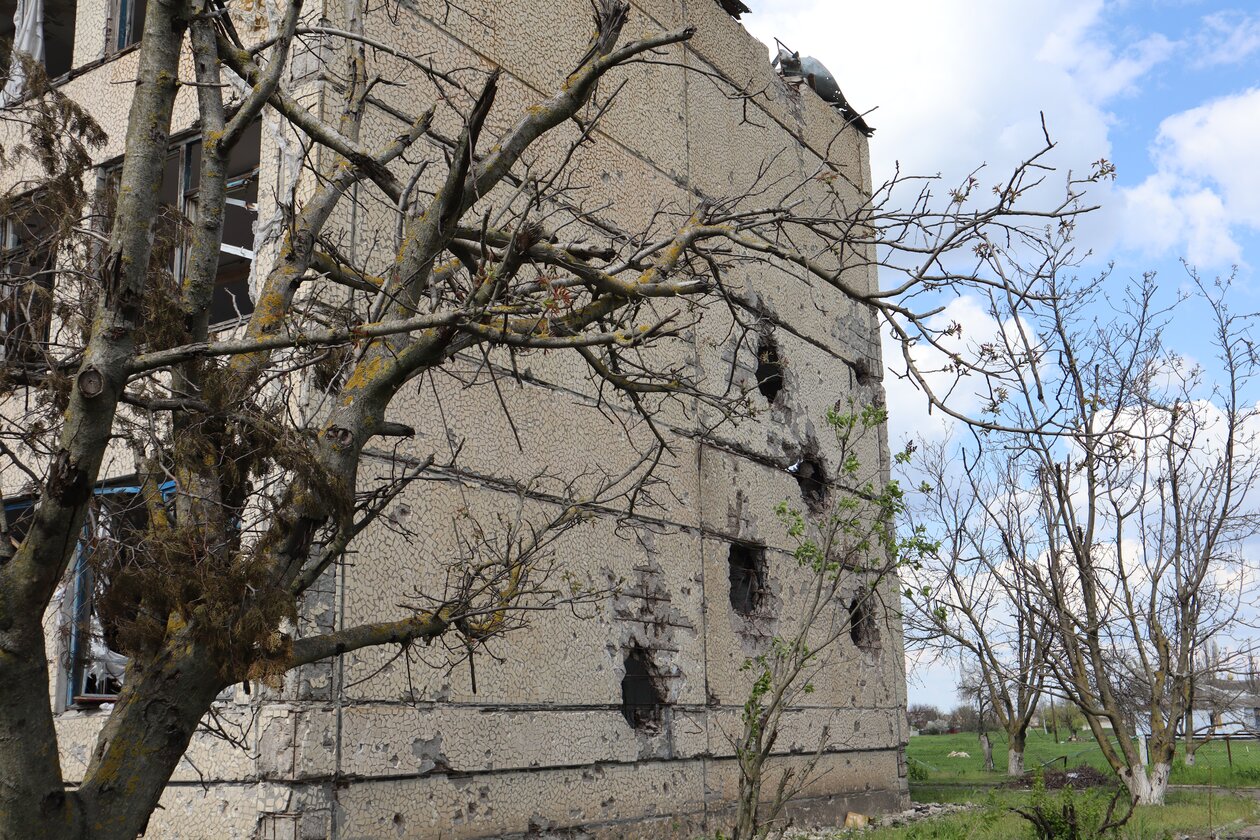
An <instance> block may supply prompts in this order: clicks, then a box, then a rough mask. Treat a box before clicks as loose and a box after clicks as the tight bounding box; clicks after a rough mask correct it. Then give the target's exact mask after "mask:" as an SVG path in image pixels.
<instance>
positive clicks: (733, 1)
mask: <svg viewBox="0 0 1260 840" xmlns="http://www.w3.org/2000/svg"><path fill="white" fill-rule="evenodd" d="M717 1H718V5H719V6H721V7H722V8H723V9H726V13H727V14H728V15H730V16H731V17H733V18H735V19H736V20H739V16H740V15H742V14H744V13H745V12H751V11H752V9H750V8H748V7H747V6H745V5H744V4H743V3H741V2H740V0H717Z"/></svg>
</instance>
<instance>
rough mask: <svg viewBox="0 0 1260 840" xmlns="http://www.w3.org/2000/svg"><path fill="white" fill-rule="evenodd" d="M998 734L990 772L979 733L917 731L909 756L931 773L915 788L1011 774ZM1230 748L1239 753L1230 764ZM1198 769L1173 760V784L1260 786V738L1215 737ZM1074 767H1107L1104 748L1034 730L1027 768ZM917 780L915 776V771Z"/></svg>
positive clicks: (1202, 750)
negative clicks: (959, 754) (952, 754)
mask: <svg viewBox="0 0 1260 840" xmlns="http://www.w3.org/2000/svg"><path fill="white" fill-rule="evenodd" d="M991 737H992V738H993V763H994V766H995V767H996V772H994V773H987V772H985V770H984V752H983V750H981V749H980V741H979V739H978V738H977V737H976V734H975V733H974V732H962V733H959V734H957V735H916V736H914V737H912V738H911V739H910V745H909V747H907V749H906V758H907V760H908V761H909V762H910V765H911V768H912V774H914V775H919V773H918V772H916V771H925V772H926V778H921V779H919V780H917V781H912V783H911V786H912V787H915V786H916V785H918V786H937V785H942V784H945V785H948V784H986V783H990V784H991V783H994V782H1000V781H1002V780H1003V778H1004V776H1005V773H1006V740H1005V739H1004V738H1002V737H1001V736H999V735H993V736H991ZM955 751H957V752H966V753H969V754H970V758H950V757H949V753H950V752H955ZM1229 752H1232V753H1233V766H1232V768H1231V766H1230V756H1229V754H1228V753H1229ZM1195 756H1196V761H1195V766H1194V767H1185V766H1183V765H1182V763H1181V758H1180V755H1178V757H1177V759H1175V760H1174V762H1173V771H1172V779H1171V782H1172V784H1174V785H1207V784H1209V783H1210V784H1212V785H1216V786H1220V787H1260V741H1239V740H1234V741H1233V742H1232V743H1231V744H1230V750H1229V751H1228V752H1227V750H1226V746H1225V742H1224V741H1211V742H1209V743H1207V744H1205V745H1204V746H1202V747H1200V748H1199V749H1198V751H1197V752H1196V753H1195ZM1064 757H1066V758H1067V764H1068V766H1069V767H1072V766H1076V765H1078V764H1090V765H1093V766H1094V767H1097V768H1099V769H1101V770H1106V769H1108V768H1107V762H1106V761H1104V760H1103V756H1102V751H1101V750H1099V749H1098V745H1097V744H1096V743H1094V740H1093V738H1087V739H1083V740H1081V741H1078V742H1066V741H1065V742H1064V743H1060V744H1056V743H1055V742H1054V738H1053V737H1052V736H1050V735H1043V734H1042V733H1041V732H1040V731H1036V732H1029V733H1028V745H1027V749H1026V750H1025V753H1024V766H1025V768H1027V769H1029V770H1031V769H1033V768H1034V767H1038V766H1040V765H1043V764H1047V763H1050V764H1052V765H1053V766H1057V767H1062V766H1063V758H1064ZM912 778H914V776H913V775H912Z"/></svg>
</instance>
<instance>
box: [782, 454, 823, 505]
mask: <svg viewBox="0 0 1260 840" xmlns="http://www.w3.org/2000/svg"><path fill="white" fill-rule="evenodd" d="M790 469H791V471H792V474H793V475H795V476H796V484H797V486H798V487H800V489H801V498H803V499H804V500H805V506H806V507H808V508H809V510H811V511H812V512H814V513H821V512H822V511H823V510H825V509H826V507H827V493H828V488H827V470H826V468H825V467H824V466H823V463H822V460H821V459H820V458H819V457H818V456H817V455H813V454H808V453H807V454H803V455H801V458H800V460H799V461H797V462H796V463H795V464H793V465H792V467H791V468H790Z"/></svg>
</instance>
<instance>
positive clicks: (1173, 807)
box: [831, 742, 1260, 840]
mask: <svg viewBox="0 0 1260 840" xmlns="http://www.w3.org/2000/svg"><path fill="white" fill-rule="evenodd" d="M1052 743H1053V742H1052ZM954 788H955V790H956V791H960V790H962V789H961V788H960V786H957V785H955V786H954ZM968 793H970V794H971V796H970V798H971V799H973V801H976V802H978V803H981V804H980V806H979V807H977V808H976V809H975V810H973V811H968V812H966V813H961V814H951V815H949V816H944V817H935V818H932V819H927V820H922V821H920V822H917V823H913V824H911V825H907V826H901V827H899V828H879V827H878V826H877V827H876V828H874V829H872V830H869V831H864V832H861V833H860V834H858V833H856V832H843V831H841V832H836V833H835V834H834V835H831V836H833V837H835V838H846V837H858V836H860V837H861V840H1011V838H1031V837H1032V836H1033V833H1032V828H1031V825H1030V824H1029V823H1028V822H1027V821H1026V820H1024V819H1023V818H1022V817H1020V816H1019V815H1018V814H1014V813H1012V812H1011V811H1010V810H1009V808H1011V807H1012V806H1026V805H1027V803H1028V801H1029V798H1030V796H1031V794H1029V793H1028V792H1025V791H995V790H992V789H990V790H989V791H988V792H985V793H978V794H977V793H976V792H975V791H968ZM1107 795H1108V794H1103V793H1095V794H1094V796H1096V797H1102V798H1103V801H1105V798H1106V796H1107ZM1082 796H1085V794H1077V797H1078V799H1077V803H1078V805H1079V804H1081V799H1080V798H1079V797H1082ZM1258 821H1260V803H1257V802H1256V801H1255V800H1253V799H1250V798H1243V797H1239V796H1234V795H1232V794H1228V793H1220V792H1218V793H1216V794H1215V795H1214V796H1213V797H1212V803H1211V819H1210V820H1209V815H1208V794H1207V793H1198V792H1194V793H1184V792H1173V793H1170V794H1169V795H1168V803H1167V804H1166V805H1162V806H1149V807H1145V808H1139V809H1137V810H1136V811H1135V812H1134V814H1133V816H1132V818H1131V819H1130V820H1129V822H1128V823H1127V824H1126V825H1125V826H1124V827H1123V828H1121V829H1120V830H1119V831H1118V832H1117V833H1116V834H1115V835H1114V836H1115V838H1116V840H1164V838H1168V837H1183V836H1189V837H1195V838H1208V837H1212V836H1214V833H1215V832H1216V831H1219V830H1220V829H1221V828H1222V827H1225V826H1232V827H1240V826H1242V825H1250V824H1254V823H1256V822H1258Z"/></svg>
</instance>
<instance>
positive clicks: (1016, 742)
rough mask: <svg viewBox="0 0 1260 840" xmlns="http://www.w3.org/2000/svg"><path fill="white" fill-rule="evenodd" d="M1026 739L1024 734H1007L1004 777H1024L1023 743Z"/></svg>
mask: <svg viewBox="0 0 1260 840" xmlns="http://www.w3.org/2000/svg"><path fill="white" fill-rule="evenodd" d="M1026 738H1027V734H1026V733H1025V732H1015V733H1007V744H1008V746H1007V749H1006V775H1008V776H1015V777H1019V776H1023V775H1024V743H1025V740H1026Z"/></svg>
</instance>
